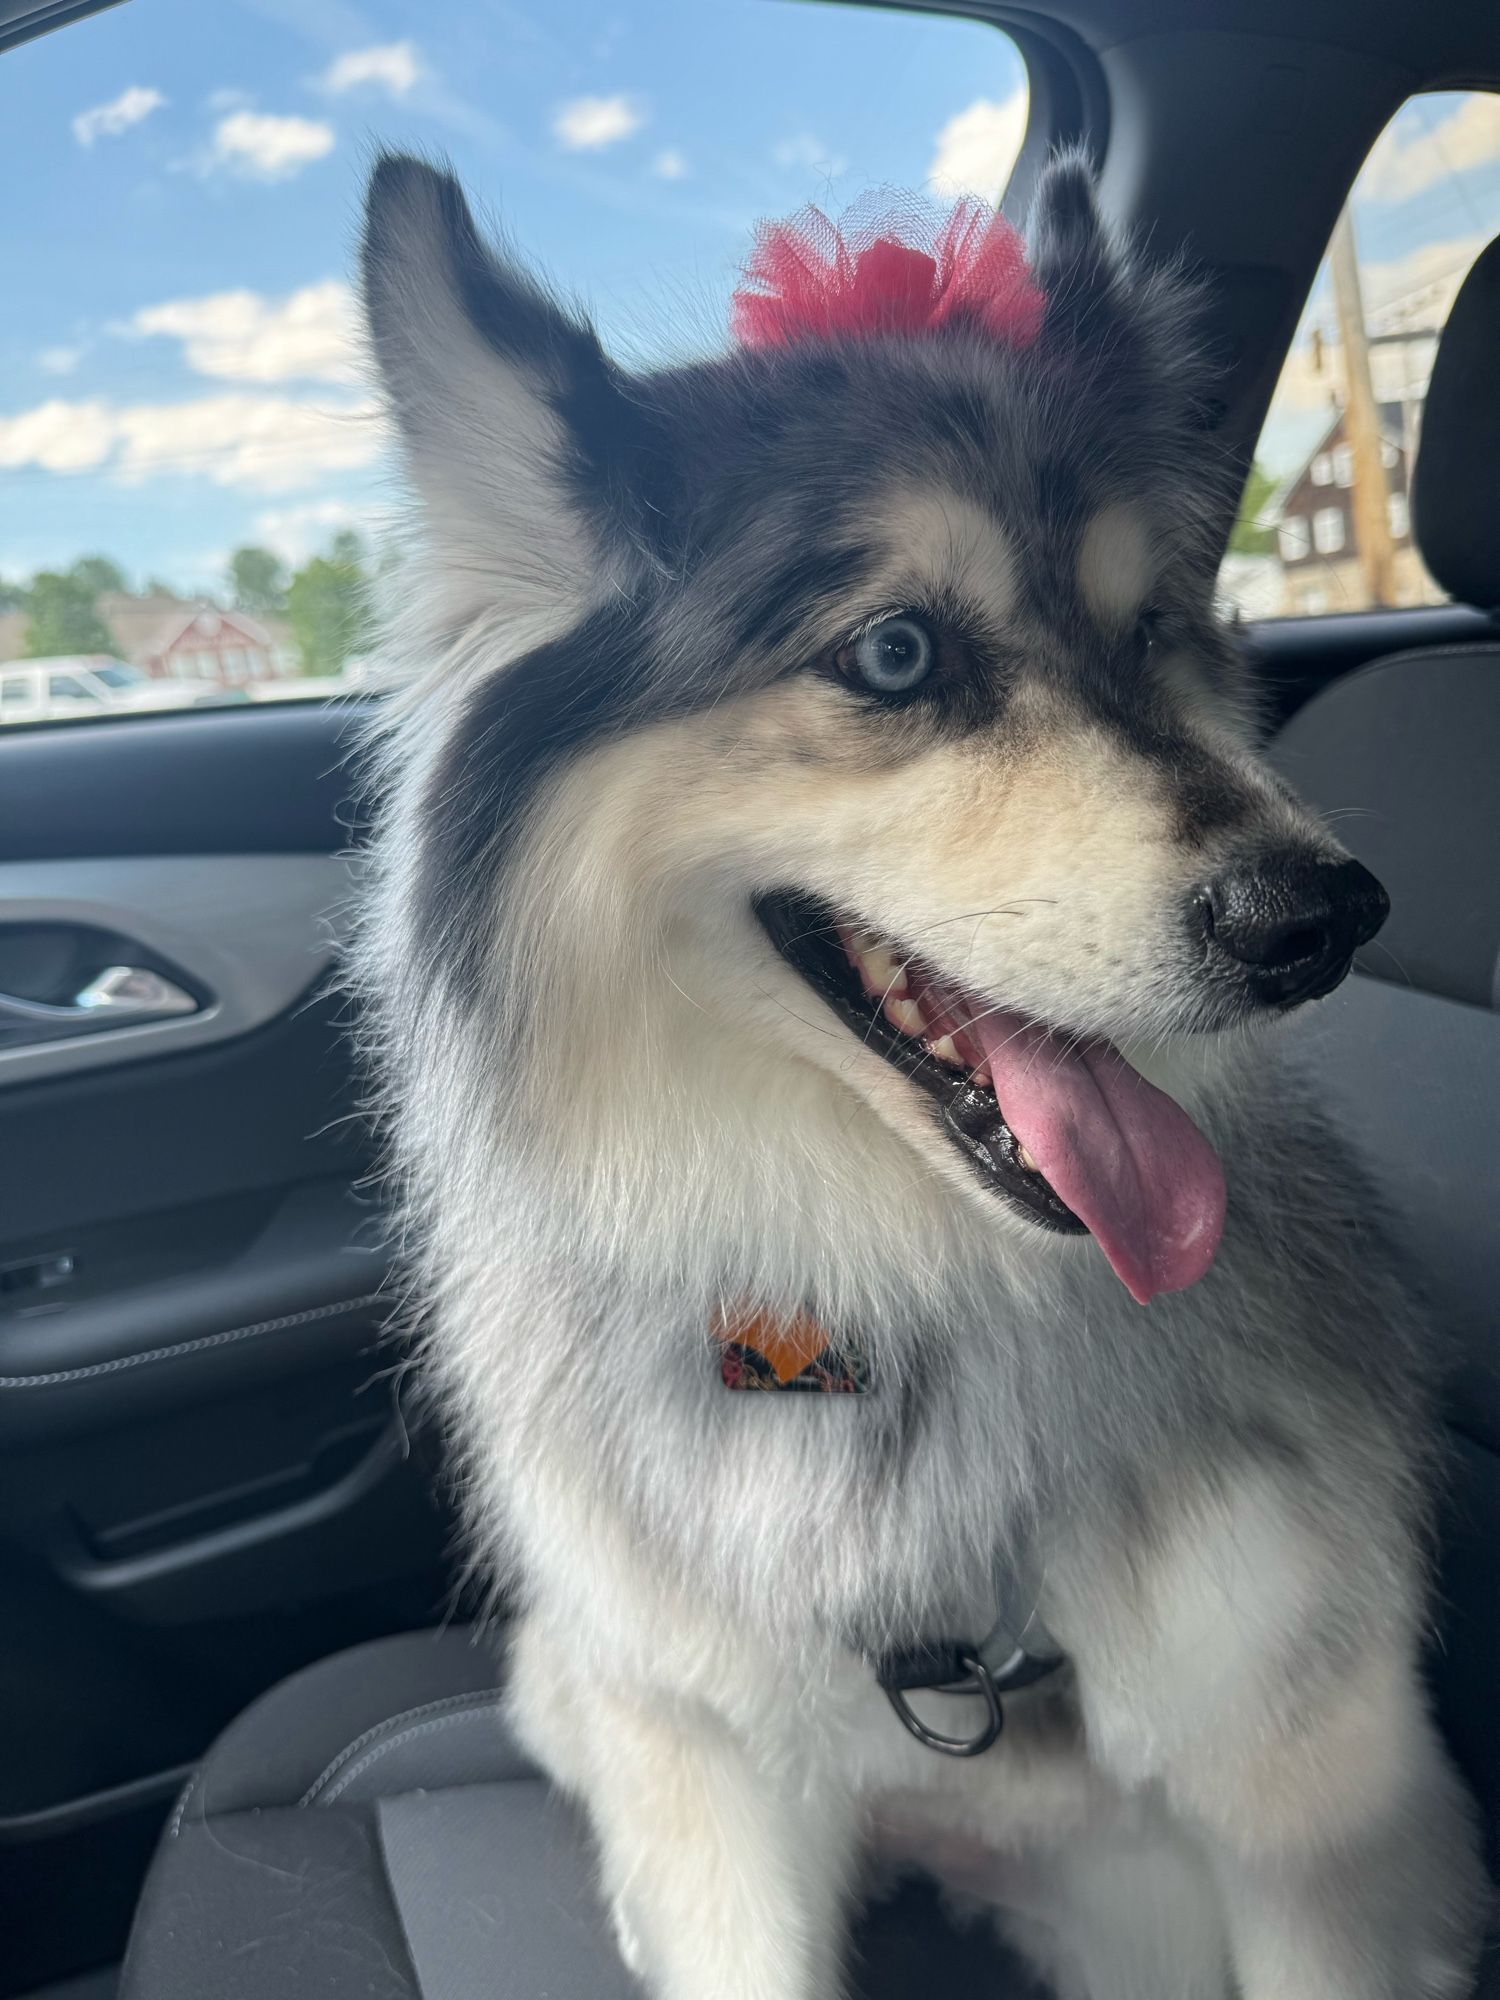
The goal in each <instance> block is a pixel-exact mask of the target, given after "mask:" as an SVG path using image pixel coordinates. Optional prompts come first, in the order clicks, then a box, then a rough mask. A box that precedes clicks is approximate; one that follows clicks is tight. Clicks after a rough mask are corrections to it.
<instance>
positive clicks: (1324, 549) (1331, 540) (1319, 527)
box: [1312, 507, 1345, 556]
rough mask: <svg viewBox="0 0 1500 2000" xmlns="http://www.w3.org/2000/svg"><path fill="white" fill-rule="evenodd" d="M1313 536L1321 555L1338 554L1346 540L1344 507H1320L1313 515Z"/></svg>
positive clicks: (1314, 543)
mask: <svg viewBox="0 0 1500 2000" xmlns="http://www.w3.org/2000/svg"><path fill="white" fill-rule="evenodd" d="M1312 538H1313V547H1314V548H1315V549H1316V550H1317V552H1318V554H1319V555H1320V556H1336V555H1337V554H1338V552H1339V550H1340V549H1341V548H1342V547H1343V546H1344V540H1345V532H1344V510H1343V508H1342V507H1320V508H1319V509H1318V511H1317V513H1316V514H1314V515H1313V523H1312Z"/></svg>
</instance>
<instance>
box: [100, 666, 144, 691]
mask: <svg viewBox="0 0 1500 2000" xmlns="http://www.w3.org/2000/svg"><path fill="white" fill-rule="evenodd" d="M93 675H94V679H95V680H96V681H102V682H103V683H104V685H105V687H107V688H114V689H116V690H118V689H120V688H133V687H139V686H140V685H141V683H142V682H143V681H144V680H146V679H147V676H146V675H145V674H143V673H142V672H141V670H140V668H139V667H127V666H125V665H123V664H120V663H117V664H115V665H113V666H108V667H95V668H94V669H93Z"/></svg>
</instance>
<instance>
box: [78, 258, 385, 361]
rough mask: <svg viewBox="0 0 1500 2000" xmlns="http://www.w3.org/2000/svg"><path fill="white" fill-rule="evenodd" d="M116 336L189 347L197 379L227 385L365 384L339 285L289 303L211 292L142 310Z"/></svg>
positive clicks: (313, 288) (307, 289) (331, 282)
mask: <svg viewBox="0 0 1500 2000" xmlns="http://www.w3.org/2000/svg"><path fill="white" fill-rule="evenodd" d="M116 331H118V332H121V333H125V334H131V335H137V336H147V335H153V334H155V335H164V336H166V337H167V338H169V339H172V340H180V341H181V342H182V351H183V358H184V360H185V361H186V362H187V364H188V366H189V368H191V369H192V370H193V371H194V372H195V373H196V374H199V375H212V376H215V377H216V378H218V379H219V380H221V381H226V382H291V381H296V380H299V379H301V380H308V381H316V382H352V381H355V380H357V379H358V376H359V367H358V348H357V344H356V337H355V309H354V299H353V295H352V294H351V292H350V290H349V287H348V286H347V285H346V284H344V282H343V281H342V279H339V278H325V279H324V280H323V281H322V283H321V284H316V285H304V286H303V288H302V289H301V291H297V292H292V293H290V294H289V295H288V296H287V297H286V298H284V299H267V298H264V297H262V295H261V294H260V293H259V292H251V291H234V292H209V293H207V294H206V295H205V296H204V297H202V298H196V299H168V300H166V301H165V302H164V303H163V304H161V305H156V306H143V307H142V308H141V309H140V311H139V312H136V313H133V314H132V315H131V317H130V318H129V319H128V320H126V321H124V322H123V324H122V325H121V326H120V327H118V328H117V329H116Z"/></svg>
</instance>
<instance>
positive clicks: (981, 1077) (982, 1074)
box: [969, 1063, 991, 1090]
mask: <svg viewBox="0 0 1500 2000" xmlns="http://www.w3.org/2000/svg"><path fill="white" fill-rule="evenodd" d="M969 1081H970V1083H977V1084H979V1085H980V1086H981V1087H982V1088H983V1089H985V1090H988V1089H989V1088H990V1087H991V1078H990V1066H989V1064H988V1063H981V1064H980V1065H979V1067H978V1069H972V1070H970V1071H969Z"/></svg>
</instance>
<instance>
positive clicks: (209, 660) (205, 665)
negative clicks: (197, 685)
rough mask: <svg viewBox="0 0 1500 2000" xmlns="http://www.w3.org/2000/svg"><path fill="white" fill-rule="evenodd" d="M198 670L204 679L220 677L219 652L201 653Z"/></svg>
mask: <svg viewBox="0 0 1500 2000" xmlns="http://www.w3.org/2000/svg"><path fill="white" fill-rule="evenodd" d="M198 672H199V674H200V675H201V676H202V678H203V679H204V680H206V681H216V680H217V679H218V678H219V656H218V654H217V653H200V654H199V655H198Z"/></svg>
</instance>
